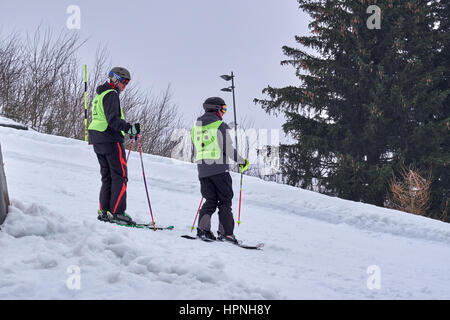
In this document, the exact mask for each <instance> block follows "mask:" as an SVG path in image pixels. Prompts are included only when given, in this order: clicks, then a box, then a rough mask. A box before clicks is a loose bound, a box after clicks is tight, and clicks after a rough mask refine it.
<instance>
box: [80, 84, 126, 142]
mask: <svg viewBox="0 0 450 320" xmlns="http://www.w3.org/2000/svg"><path fill="white" fill-rule="evenodd" d="M110 89H114V88H113V87H112V86H111V85H110V84H109V83H108V82H105V83H104V84H102V85H101V86H98V87H97V94H101V93H102V92H105V91H106V90H110ZM103 109H104V111H105V116H106V121H108V128H107V129H106V130H105V131H103V132H100V131H96V130H88V134H89V135H88V136H89V144H96V143H116V142H120V143H123V141H124V136H123V135H122V133H121V131H124V132H127V131H128V130H130V128H131V124H129V123H128V122H126V121H125V120H122V119H121V117H120V116H121V112H120V100H119V92H118V91H117V90H116V89H115V90H114V91H111V92H109V93H107V94H106V95H105V96H104V97H103Z"/></svg>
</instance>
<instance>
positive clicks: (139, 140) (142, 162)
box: [136, 135, 156, 231]
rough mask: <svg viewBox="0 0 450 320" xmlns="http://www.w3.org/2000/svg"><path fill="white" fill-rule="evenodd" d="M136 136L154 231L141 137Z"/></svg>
mask: <svg viewBox="0 0 450 320" xmlns="http://www.w3.org/2000/svg"><path fill="white" fill-rule="evenodd" d="M136 138H137V142H138V148H139V154H140V156H141V167H142V176H143V177H144V185H145V192H146V193H147V202H148V207H149V208H150V215H151V216H152V223H153V230H155V231H156V225H155V220H154V219H153V212H152V205H151V204H150V197H149V195H148V188H147V180H146V179H145V170H144V161H143V160H142V148H141V139H140V138H139V135H137V136H136Z"/></svg>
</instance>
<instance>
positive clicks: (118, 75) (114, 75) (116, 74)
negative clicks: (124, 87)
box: [109, 67, 131, 81]
mask: <svg viewBox="0 0 450 320" xmlns="http://www.w3.org/2000/svg"><path fill="white" fill-rule="evenodd" d="M109 78H110V79H117V80H119V81H122V80H131V75H130V72H129V71H128V70H127V69H125V68H121V67H114V68H112V69H111V71H110V72H109Z"/></svg>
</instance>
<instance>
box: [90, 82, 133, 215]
mask: <svg viewBox="0 0 450 320" xmlns="http://www.w3.org/2000/svg"><path fill="white" fill-rule="evenodd" d="M110 89H114V91H111V92H109V93H107V94H106V95H105V96H104V97H103V110H104V112H105V117H106V120H107V122H108V127H107V129H106V130H105V131H103V132H101V131H96V130H89V144H93V145H94V151H95V153H96V154H97V159H98V162H99V164H100V173H101V176H102V187H101V189H100V197H99V198H100V210H107V211H110V212H111V213H124V212H125V210H126V199H127V194H126V191H127V182H128V170H127V163H126V160H125V159H126V155H125V148H124V147H123V142H124V136H123V134H122V132H121V131H124V132H127V131H128V130H129V129H130V128H131V125H130V124H129V123H127V122H126V121H124V120H123V119H121V109H120V100H119V92H118V91H117V90H115V88H114V87H113V86H112V85H111V84H109V83H108V82H106V83H104V84H103V85H101V86H99V87H98V88H97V94H101V93H102V92H105V91H106V90H110Z"/></svg>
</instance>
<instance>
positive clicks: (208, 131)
mask: <svg viewBox="0 0 450 320" xmlns="http://www.w3.org/2000/svg"><path fill="white" fill-rule="evenodd" d="M203 108H204V110H205V114H204V115H202V116H201V117H199V118H198V119H197V122H196V124H195V125H194V126H193V127H192V131H191V134H192V143H193V145H194V159H195V162H196V163H197V168H198V176H199V180H200V189H201V193H202V196H203V198H205V200H206V201H205V203H204V204H203V206H202V208H201V210H200V212H199V220H198V228H197V236H198V237H199V238H201V239H205V238H206V239H213V240H215V239H216V237H215V236H214V234H213V233H212V232H211V216H212V214H213V213H214V212H215V211H216V208H218V209H219V230H218V235H219V239H220V240H227V241H232V242H236V239H235V237H234V235H233V230H234V219H233V213H232V211H231V204H232V199H233V185H232V180H231V175H230V173H229V163H230V160H232V161H235V162H237V163H239V164H240V165H241V166H242V167H245V168H248V160H247V159H244V158H242V157H241V156H240V155H239V154H238V152H237V150H236V149H235V148H234V147H233V142H232V141H233V140H232V138H231V135H230V133H229V127H228V125H227V124H226V123H224V122H223V120H222V117H223V115H224V114H225V113H226V104H225V101H223V99H221V98H218V97H213V98H208V99H207V100H206V101H205V103H204V104H203Z"/></svg>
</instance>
